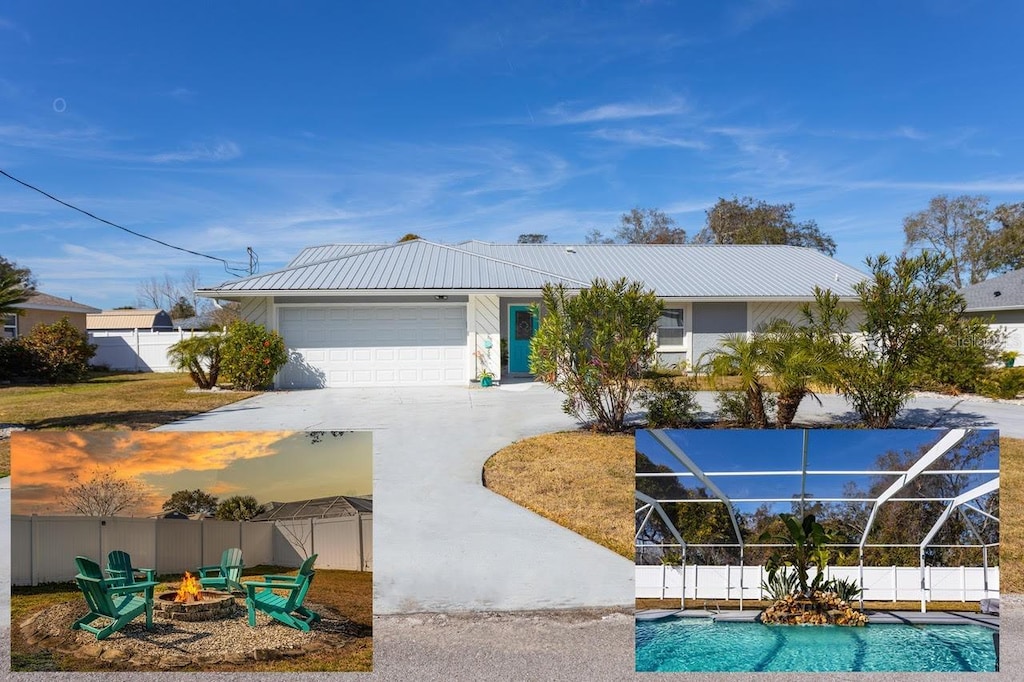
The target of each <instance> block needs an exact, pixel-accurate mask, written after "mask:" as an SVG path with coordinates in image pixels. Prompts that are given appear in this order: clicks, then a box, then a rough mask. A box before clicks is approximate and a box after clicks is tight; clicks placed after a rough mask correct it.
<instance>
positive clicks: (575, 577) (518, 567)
mask: <svg viewBox="0 0 1024 682" xmlns="http://www.w3.org/2000/svg"><path fill="white" fill-rule="evenodd" d="M576 426H577V425H576V423H575V422H574V421H572V420H571V419H569V418H568V417H567V416H565V415H564V414H563V413H562V410H561V397H560V396H559V394H557V393H555V392H554V391H552V390H550V389H548V388H547V387H546V386H544V385H541V384H532V383H528V384H512V385H508V386H504V387H501V388H497V389H479V388H461V387H437V388H422V387H418V388H368V389H322V390H308V391H278V392H272V393H265V394H263V395H260V396H257V397H255V398H250V399H248V400H244V401H242V402H239V403H234V404H232V405H227V406H225V407H222V408H218V409H216V410H213V411H212V412H207V413H205V414H201V415H197V416H195V417H190V418H188V419H184V420H182V421H179V422H176V423H174V424H171V425H167V426H163V427H160V429H161V430H189V431H250V430H263V429H293V430H372V431H373V432H374V435H373V450H374V470H373V479H374V480H373V482H374V491H373V498H374V510H373V511H374V519H373V535H374V543H373V544H374V547H373V553H374V613H376V614H388V613H415V612H421V611H467V610H470V611H509V610H523V609H562V608H576V607H612V606H630V605H632V603H633V563H632V562H631V561H629V560H628V559H626V558H624V557H621V556H619V555H617V554H615V553H613V552H611V551H610V550H607V549H605V548H604V547H601V546H599V545H597V544H595V543H593V542H591V541H589V540H586V539H584V538H583V537H581V536H579V535H576V534H575V533H573V532H571V531H569V530H566V529H565V528H562V527H561V526H559V525H557V524H555V523H553V522H551V521H548V520H547V519H544V518H542V517H540V516H538V515H536V514H534V513H533V512H531V511H528V510H526V509H523V508H522V507H520V506H519V505H517V504H514V503H512V502H510V501H508V500H507V499H505V498H504V497H501V496H500V495H497V494H495V493H492V492H491V491H489V490H487V489H486V488H484V487H483V485H482V483H481V470H482V467H483V464H484V462H485V461H486V460H487V458H488V457H490V456H491V455H492V454H494V453H495V452H497V451H498V450H500V449H501V448H503V447H505V446H506V445H508V444H510V443H512V442H514V441H516V440H519V439H522V438H525V437H528V436H534V435H538V434H542V433H548V432H551V431H559V430H566V429H574V428H576Z"/></svg>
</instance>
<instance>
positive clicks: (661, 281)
mask: <svg viewBox="0 0 1024 682" xmlns="http://www.w3.org/2000/svg"><path fill="white" fill-rule="evenodd" d="M596 277H603V278H605V279H609V280H613V279H618V278H620V277H627V278H629V279H634V280H642V281H643V282H644V284H645V285H646V286H648V287H650V288H651V289H653V290H654V292H655V293H657V294H658V295H659V296H662V297H679V298H690V297H693V298H716V297H717V298H737V299H738V298H761V297H763V298H799V299H806V298H808V297H809V296H810V295H811V292H813V290H814V287H815V286H818V287H821V288H823V289H831V290H832V291H833V292H834V293H836V294H837V295H839V296H840V297H842V298H855V297H856V292H855V291H854V289H853V285H854V284H855V283H857V282H859V281H861V280H863V279H865V278H866V275H865V274H864V273H862V272H860V271H859V270H856V269H855V268H852V267H850V266H848V265H846V264H844V263H841V262H839V261H837V260H835V259H834V258H830V257H828V256H826V255H824V254H822V253H819V252H818V251H814V250H813V249H806V248H799V247H795V246H763V245H750V246H714V245H646V244H580V245H564V244H488V243H485V242H477V241H473V242H465V243H462V244H457V245H454V246H453V245H445V244H435V243H433V242H428V241H424V240H415V241H408V242H400V243H398V244H385V245H381V244H335V245H326V246H316V247H310V248H307V249H304V250H303V251H302V252H301V253H300V254H299V255H298V256H296V257H295V258H294V259H293V260H292V261H291V263H290V264H289V265H288V266H287V267H285V268H284V269H281V270H277V271H275V272H270V273H266V274H261V275H254V276H251V277H246V278H243V279H238V280H234V281H230V282H225V283H223V284H221V285H219V286H217V287H213V288H210V289H206V290H203V293H205V294H207V295H212V294H214V293H216V294H219V295H222V296H223V295H229V296H230V295H234V296H256V295H268V294H273V293H287V292H300V291H301V292H309V291H320V292H348V291H396V290H398V291H415V290H428V291H429V290H433V291H437V290H442V291H445V290H447V291H451V290H456V291H458V290H462V291H481V290H484V291H486V290H499V291H508V290H512V291H514V290H539V289H541V288H542V287H543V286H544V285H545V284H547V283H555V284H558V283H561V284H564V285H565V286H566V287H567V288H571V289H579V288H583V287H586V286H589V284H590V283H591V282H592V281H593V280H594V278H596Z"/></svg>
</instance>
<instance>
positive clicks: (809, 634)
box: [636, 618, 996, 672]
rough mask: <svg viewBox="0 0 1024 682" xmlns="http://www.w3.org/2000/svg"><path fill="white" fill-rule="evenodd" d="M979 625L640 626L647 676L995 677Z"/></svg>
mask: <svg viewBox="0 0 1024 682" xmlns="http://www.w3.org/2000/svg"><path fill="white" fill-rule="evenodd" d="M995 665H996V653H995V646H994V645H993V642H992V631H991V630H990V629H988V628H984V627H981V626H977V625H889V624H877V625H868V626H867V627H862V628H852V627H837V626H824V627H813V626H812V627H799V626H785V625H783V626H766V625H761V624H760V623H716V622H714V621H713V620H711V619H709V618H670V619H662V620H655V621H637V623H636V669H637V670H638V671H640V672H772V671H789V672H813V671H858V672H859V671H907V672H964V671H978V672H992V671H994V670H995Z"/></svg>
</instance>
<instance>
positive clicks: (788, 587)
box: [761, 566, 800, 601]
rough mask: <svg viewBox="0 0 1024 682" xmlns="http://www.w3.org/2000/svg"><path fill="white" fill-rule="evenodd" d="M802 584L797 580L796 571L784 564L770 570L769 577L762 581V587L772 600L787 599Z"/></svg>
mask: <svg viewBox="0 0 1024 682" xmlns="http://www.w3.org/2000/svg"><path fill="white" fill-rule="evenodd" d="M799 586H800V581H799V580H797V577H796V571H795V570H790V569H789V567H787V566H782V567H780V568H778V569H776V570H774V571H769V572H768V578H767V579H766V580H762V581H761V589H762V590H763V591H764V593H765V595H767V597H768V598H769V599H771V600H772V601H778V600H780V599H785V598H786V597H788V596H789V595H791V594H794V593H795V592H796V590H797V588H798V587H799Z"/></svg>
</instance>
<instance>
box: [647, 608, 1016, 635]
mask: <svg viewBox="0 0 1024 682" xmlns="http://www.w3.org/2000/svg"><path fill="white" fill-rule="evenodd" d="M759 613H761V609H749V610H746V611H738V610H735V609H728V610H723V611H720V612H719V611H706V610H704V609H686V610H685V611H679V610H675V611H673V610H671V609H649V610H646V611H637V612H636V619H637V620H659V619H661V618H712V619H714V620H716V621H718V622H720V623H752V622H754V620H755V619H756V618H757V615H758V614H759ZM864 613H866V614H867V616H868V623H869V624H871V623H874V624H893V623H896V624H898V623H903V624H905V625H980V626H982V627H986V628H989V629H992V630H998V629H999V616H993V615H989V614H986V613H975V612H971V611H928V612H926V613H921V612H920V611H883V610H878V609H866V610H865V611H864Z"/></svg>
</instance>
